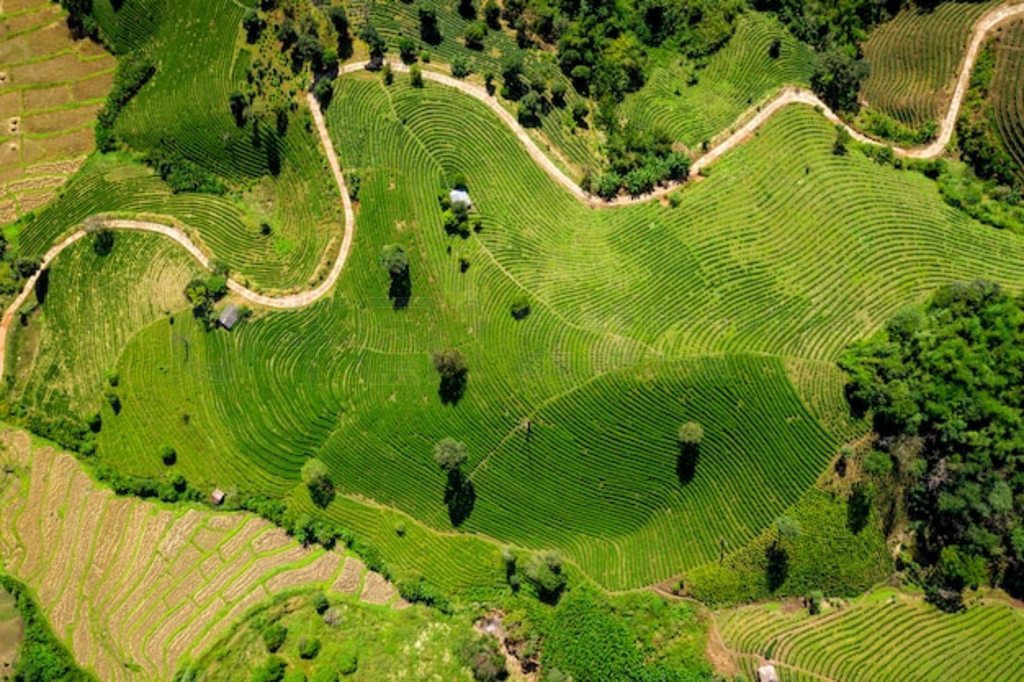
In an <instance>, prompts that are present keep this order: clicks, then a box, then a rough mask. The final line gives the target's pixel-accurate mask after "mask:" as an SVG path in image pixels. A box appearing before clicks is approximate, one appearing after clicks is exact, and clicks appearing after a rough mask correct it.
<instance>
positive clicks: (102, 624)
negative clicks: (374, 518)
mask: <svg viewBox="0 0 1024 682" xmlns="http://www.w3.org/2000/svg"><path fill="white" fill-rule="evenodd" d="M3 443H4V449H3V452H2V453H0V459H2V461H3V465H4V468H3V471H4V472H9V473H3V474H0V509H2V514H0V519H2V523H0V552H2V555H3V557H4V563H5V568H6V570H8V571H10V573H11V574H13V575H14V576H16V577H17V578H19V579H21V580H23V581H26V582H28V583H30V584H31V585H33V586H34V590H35V592H36V594H37V595H38V598H39V601H40V604H41V607H42V609H43V611H44V612H45V614H46V616H47V618H48V619H49V621H50V623H51V624H52V627H53V629H54V631H55V632H56V634H57V636H58V637H59V638H60V639H61V640H62V641H63V642H64V643H65V644H66V645H67V646H68V647H69V648H70V649H71V650H72V652H73V653H74V656H75V658H76V660H77V661H78V662H79V663H80V664H81V665H82V666H83V667H86V668H89V669H91V670H92V671H94V672H95V673H96V674H97V675H98V676H99V677H100V679H103V680H116V679H139V678H140V677H141V678H145V679H170V678H171V675H172V674H173V672H174V671H175V670H176V669H177V668H178V667H179V666H180V665H181V664H182V662H183V661H184V660H186V659H188V658H194V657H197V656H198V655H199V654H201V653H202V652H204V651H205V650H206V649H208V648H209V647H210V646H212V645H213V643H214V642H216V641H218V640H220V639H221V638H222V637H224V636H225V635H226V634H227V632H228V631H229V629H230V628H231V627H232V626H233V625H234V624H235V623H236V622H237V621H238V620H239V619H241V618H242V616H243V615H245V614H246V612H248V611H249V610H250V609H252V608H253V607H255V606H257V605H258V604H260V603H261V602H263V601H265V600H267V599H269V597H270V596H272V595H274V594H278V593H282V592H286V591H288V590H291V589H298V588H306V589H312V588H319V589H323V590H328V591H330V592H332V593H337V594H339V595H345V594H347V595H349V596H350V598H351V599H355V600H363V601H367V602H370V603H374V604H378V605H382V606H388V607H395V608H400V607H404V606H407V604H406V603H405V602H404V601H402V600H401V599H400V598H399V597H398V595H397V593H396V592H395V590H394V588H393V587H391V585H390V584H388V583H387V582H386V581H383V580H382V579H380V576H378V575H376V574H374V573H372V572H370V571H367V570H366V568H365V567H364V566H363V564H362V563H361V562H360V561H358V560H357V559H355V558H353V557H346V556H345V555H344V554H341V553H339V552H337V551H330V552H328V551H325V550H323V549H316V550H313V549H304V548H303V547H302V546H300V545H299V544H297V543H296V542H295V541H294V540H292V539H290V538H289V537H288V536H286V535H285V533H284V532H283V531H281V530H280V529H278V528H276V527H274V526H272V525H271V524H269V523H267V522H265V521H263V520H261V519H258V518H256V517H254V516H252V515H246V514H238V513H234V514H232V513H215V512H211V511H204V510H200V509H199V508H189V509H185V508H181V507H178V508H172V507H164V506H160V505H157V504H153V503H149V502H142V501H139V500H135V499H131V498H119V497H115V496H114V495H113V493H111V492H110V491H109V490H107V489H105V488H102V487H100V486H99V485H98V484H96V483H95V482H93V481H92V480H91V479H90V478H89V476H88V475H87V474H86V473H85V472H84V471H83V469H82V467H81V465H79V464H78V463H77V462H76V461H75V460H74V459H73V458H72V457H70V456H68V455H65V454H60V453H57V452H54V451H53V450H51V449H49V448H44V447H33V446H32V445H31V444H30V441H29V438H28V436H27V434H25V433H23V432H17V431H8V432H6V433H5V434H4V435H3Z"/></svg>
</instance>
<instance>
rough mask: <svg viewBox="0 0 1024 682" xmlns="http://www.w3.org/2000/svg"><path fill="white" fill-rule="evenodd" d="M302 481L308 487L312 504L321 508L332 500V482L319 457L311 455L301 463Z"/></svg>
mask: <svg viewBox="0 0 1024 682" xmlns="http://www.w3.org/2000/svg"><path fill="white" fill-rule="evenodd" d="M302 482H303V483H305V484H306V487H307V488H308V489H309V496H310V498H311V499H312V500H313V504H315V505H316V506H318V507H320V508H321V509H323V508H325V507H327V506H328V505H329V504H330V503H331V502H333V501H334V483H333V481H331V476H330V472H328V470H327V466H326V465H325V464H324V463H323V462H321V461H320V460H319V459H316V458H315V457H311V458H309V459H308V460H306V463H305V464H303V465H302Z"/></svg>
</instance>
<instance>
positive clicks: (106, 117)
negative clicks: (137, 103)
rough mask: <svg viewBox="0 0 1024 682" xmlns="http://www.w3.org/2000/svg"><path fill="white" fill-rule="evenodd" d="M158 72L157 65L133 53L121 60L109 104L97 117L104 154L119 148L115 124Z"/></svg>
mask: <svg viewBox="0 0 1024 682" xmlns="http://www.w3.org/2000/svg"><path fill="white" fill-rule="evenodd" d="M155 73H156V65H155V64H154V63H153V62H152V61H150V59H149V58H148V57H144V56H140V55H138V54H135V53H133V54H132V55H130V56H125V57H122V58H121V59H120V60H119V61H118V63H117V71H116V72H115V73H114V84H113V85H112V86H111V88H110V93H109V94H108V95H107V101H106V103H105V104H104V105H103V108H102V109H100V111H99V113H98V114H97V115H96V128H95V135H96V148H97V149H99V150H100V151H101V152H110V151H113V150H114V149H116V148H117V137H116V136H115V135H114V123H115V121H117V117H118V115H119V114H120V113H121V111H122V110H123V109H124V108H125V106H126V105H127V104H128V102H129V101H130V100H131V99H132V97H134V96H135V95H136V94H138V92H139V90H141V89H142V86H144V85H145V84H146V83H148V82H149V79H150V78H152V77H153V74H155Z"/></svg>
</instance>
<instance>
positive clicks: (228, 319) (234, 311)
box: [217, 304, 241, 329]
mask: <svg viewBox="0 0 1024 682" xmlns="http://www.w3.org/2000/svg"><path fill="white" fill-rule="evenodd" d="M239 317H241V315H240V314H239V312H238V306H236V305H234V304H231V305H229V306H228V307H226V308H224V310H223V311H221V314H220V317H218V318H217V324H219V325H220V326H222V327H224V328H225V329H231V328H232V327H234V326H235V324H236V323H237V322H238V318H239Z"/></svg>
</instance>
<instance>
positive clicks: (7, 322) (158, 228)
mask: <svg viewBox="0 0 1024 682" xmlns="http://www.w3.org/2000/svg"><path fill="white" fill-rule="evenodd" d="M307 98H308V101H309V108H310V110H311V111H312V112H313V123H314V124H315V125H316V129H317V133H318V134H319V136H320V144H321V146H322V147H323V149H324V154H325V155H326V156H327V163H328V165H329V166H330V167H331V174H332V175H333V176H334V182H335V183H336V184H337V185H338V193H339V194H340V195H341V205H342V209H343V211H344V213H345V229H344V233H343V235H342V238H341V246H340V247H339V248H338V255H337V257H336V258H335V259H334V264H333V265H332V266H331V269H330V272H328V273H327V276H326V277H325V278H324V280H323V281H322V282H321V283H320V284H318V285H317V286H316V287H314V288H312V289H309V290H307V291H302V292H299V293H297V294H289V295H286V296H267V295H266V294H261V293H258V292H256V291H253V290H252V289H249V288H248V287H246V286H245V285H243V284H241V283H240V282H238V281H237V280H234V279H231V278H229V279H228V289H230V290H231V291H232V292H233V293H235V294H237V295H238V296H239V297H240V298H242V299H244V300H246V301H248V302H249V303H252V304H254V305H260V306H264V307H267V308H277V309H285V310H287V309H294V308H302V307H304V306H307V305H309V304H311V303H314V302H315V301H317V300H319V299H320V298H322V297H323V296H324V295H326V294H327V292H328V291H330V290H331V288H332V287H333V286H334V283H335V282H337V281H338V277H339V276H340V275H341V270H342V268H343V267H345V261H346V260H347V259H348V254H349V251H351V250H352V242H353V240H354V238H355V226H356V216H355V211H354V210H353V209H352V201H351V199H350V198H349V195H348V188H347V187H346V186H345V176H344V175H343V174H342V172H341V164H340V163H338V156H337V155H336V154H335V153H334V145H333V144H332V143H331V138H330V136H329V135H328V134H327V126H326V124H325V123H324V117H323V113H322V112H321V111H320V106H319V104H318V103H317V101H316V98H314V97H313V95H307ZM101 224H102V226H103V227H106V228H109V229H113V230H134V231H137V232H152V233H154V234H159V235H162V236H164V237H167V238H168V239H170V240H172V241H174V242H177V243H178V244H180V245H181V247H182V248H184V249H185V250H186V251H188V252H189V254H191V255H192V257H193V258H195V259H196V260H197V261H199V264H200V265H202V266H203V267H204V268H206V269H210V258H209V257H208V256H207V255H206V254H205V253H203V251H202V250H201V249H200V248H199V247H198V246H196V244H195V242H193V241H192V240H191V239H190V238H189V236H188V235H187V234H185V232H183V231H182V230H180V229H178V228H177V227H172V226H170V225H164V224H162V223H154V222H148V221H143V220H121V219H106V220H102V221H101ZM87 234H89V232H88V230H85V229H79V230H77V231H75V232H73V233H72V234H70V235H69V236H67V237H65V238H64V239H62V240H61V241H59V242H57V243H56V244H54V245H53V246H51V247H50V249H49V250H48V251H47V252H46V253H45V254H44V255H43V258H42V260H41V261H40V263H39V270H38V271H37V272H36V273H35V274H34V275H32V276H31V277H29V278H28V280H26V281H25V286H24V287H23V288H22V290H21V293H20V294H18V296H17V297H16V298H15V299H14V301H13V302H12V303H11V305H9V306H8V307H7V309H6V310H5V311H4V314H3V317H2V318H0V374H2V373H4V372H6V370H7V364H6V363H7V336H8V332H9V331H10V328H11V323H12V322H13V321H14V317H15V316H16V315H17V314H18V311H19V310H20V309H21V307H22V306H23V305H25V301H27V300H28V297H29V296H31V295H32V292H33V290H34V288H35V285H36V281H37V280H38V279H39V275H40V274H41V273H42V272H43V271H44V270H46V268H48V267H49V266H50V263H51V262H52V261H53V259H54V258H56V257H57V256H58V255H60V253H61V252H62V251H63V250H64V249H66V248H68V247H69V246H71V245H72V244H74V243H75V242H77V241H79V240H81V239H83V238H84V237H85V236H86V235H87Z"/></svg>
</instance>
